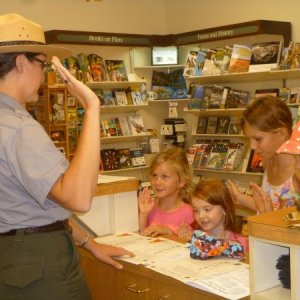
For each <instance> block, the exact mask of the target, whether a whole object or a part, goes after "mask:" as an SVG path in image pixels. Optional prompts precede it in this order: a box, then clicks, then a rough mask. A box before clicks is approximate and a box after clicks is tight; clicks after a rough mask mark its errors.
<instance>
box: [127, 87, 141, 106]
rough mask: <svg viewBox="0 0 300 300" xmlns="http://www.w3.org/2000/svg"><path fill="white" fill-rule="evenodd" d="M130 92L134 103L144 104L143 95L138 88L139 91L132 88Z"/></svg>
mask: <svg viewBox="0 0 300 300" xmlns="http://www.w3.org/2000/svg"><path fill="white" fill-rule="evenodd" d="M130 94H131V99H132V104H133V105H142V95H141V92H140V91H139V90H137V91H134V90H132V91H131V92H130Z"/></svg>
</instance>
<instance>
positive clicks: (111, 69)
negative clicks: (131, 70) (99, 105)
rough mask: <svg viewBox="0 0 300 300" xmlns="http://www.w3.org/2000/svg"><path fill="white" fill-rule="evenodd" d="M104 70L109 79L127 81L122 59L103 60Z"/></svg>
mask: <svg viewBox="0 0 300 300" xmlns="http://www.w3.org/2000/svg"><path fill="white" fill-rule="evenodd" d="M105 65H106V70H107V74H108V78H109V80H110V81H128V76H127V72H126V68H125V63H124V61H123V60H109V59H106V60H105Z"/></svg>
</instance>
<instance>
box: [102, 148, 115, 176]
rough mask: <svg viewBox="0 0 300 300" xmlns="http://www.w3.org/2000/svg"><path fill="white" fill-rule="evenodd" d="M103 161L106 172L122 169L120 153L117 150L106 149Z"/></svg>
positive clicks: (103, 153)
mask: <svg viewBox="0 0 300 300" xmlns="http://www.w3.org/2000/svg"><path fill="white" fill-rule="evenodd" d="M101 159H102V164H103V167H104V170H106V171H109V170H116V169H120V160H119V156H118V152H117V150H115V149H104V150H102V151H101Z"/></svg>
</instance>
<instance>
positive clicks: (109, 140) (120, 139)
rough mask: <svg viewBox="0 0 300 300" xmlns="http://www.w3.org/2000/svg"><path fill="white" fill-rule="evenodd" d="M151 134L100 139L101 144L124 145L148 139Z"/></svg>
mask: <svg viewBox="0 0 300 300" xmlns="http://www.w3.org/2000/svg"><path fill="white" fill-rule="evenodd" d="M150 136H151V133H147V132H146V133H144V134H140V135H129V136H112V137H103V138H101V143H102V144H113V143H125V142H132V141H138V140H142V139H144V138H145V137H150Z"/></svg>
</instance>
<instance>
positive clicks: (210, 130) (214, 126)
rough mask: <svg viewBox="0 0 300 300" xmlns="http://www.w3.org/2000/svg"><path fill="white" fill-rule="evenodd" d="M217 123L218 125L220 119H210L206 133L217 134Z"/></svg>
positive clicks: (214, 117)
mask: <svg viewBox="0 0 300 300" xmlns="http://www.w3.org/2000/svg"><path fill="white" fill-rule="evenodd" d="M217 123H218V117H216V116H210V117H208V121H207V128H206V133H207V134H215V133H216V129H217Z"/></svg>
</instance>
